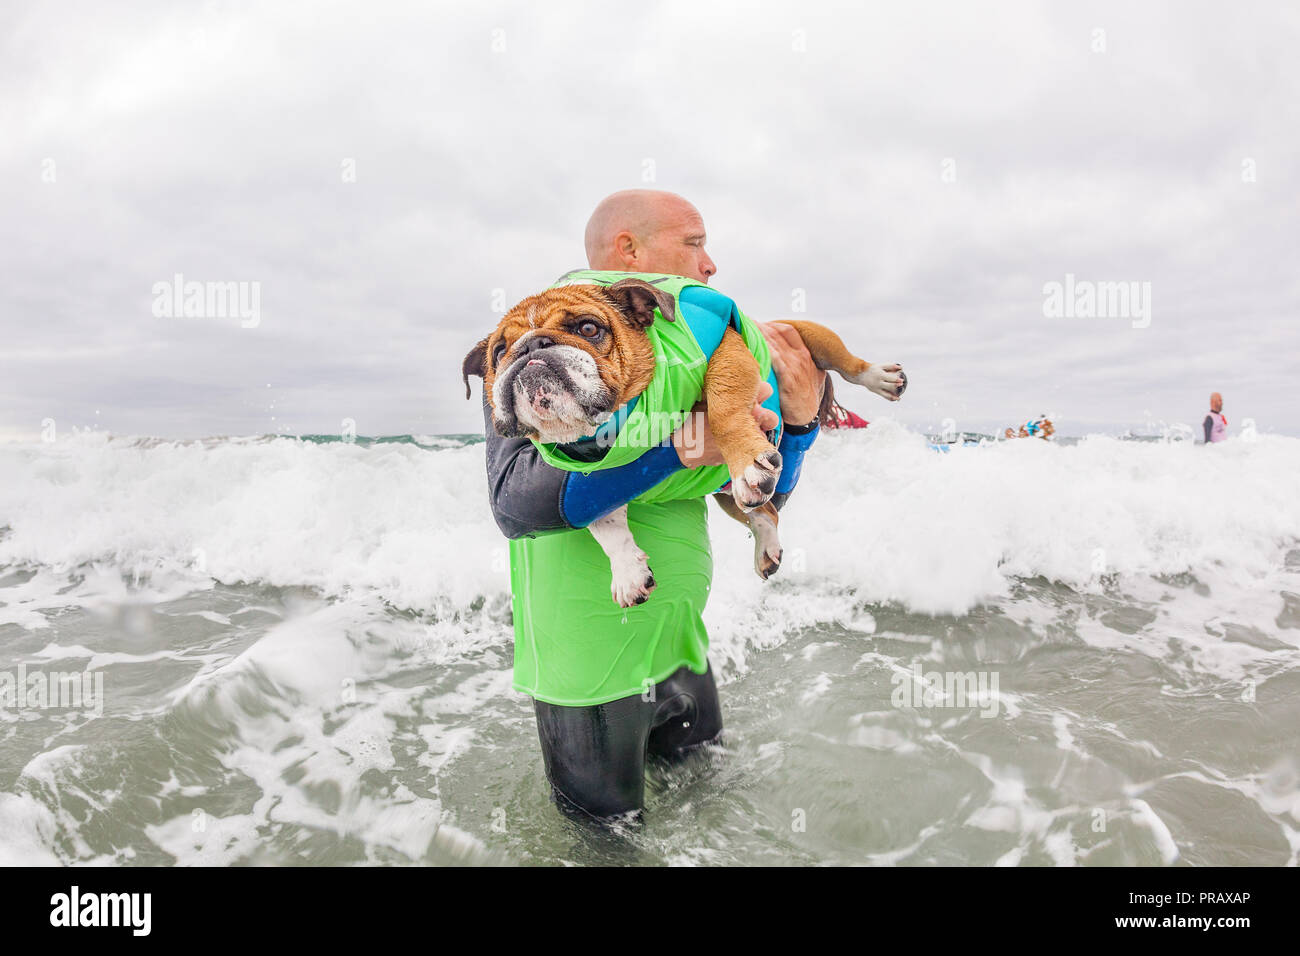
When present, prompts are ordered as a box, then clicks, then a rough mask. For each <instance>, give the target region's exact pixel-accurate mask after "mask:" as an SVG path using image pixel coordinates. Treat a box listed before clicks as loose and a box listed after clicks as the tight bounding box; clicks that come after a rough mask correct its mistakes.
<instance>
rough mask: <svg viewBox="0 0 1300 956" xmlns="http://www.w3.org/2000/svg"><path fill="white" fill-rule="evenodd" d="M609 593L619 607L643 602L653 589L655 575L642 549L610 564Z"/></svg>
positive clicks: (632, 605)
mask: <svg viewBox="0 0 1300 956" xmlns="http://www.w3.org/2000/svg"><path fill="white" fill-rule="evenodd" d="M611 570H612V572H613V576H612V579H611V583H610V587H609V590H610V593H611V594H612V595H613V596H614V602H615V603H616V604H617V605H618V606H619V607H634V606H635V605H637V604H644V603H645V601H646V598H648V597H649V596H650V593H651V592H652V591H654V589H655V575H654V572H653V571H651V570H650V563H649V561H648V560H647V559H646V555H645V552H644V551H636V552H633V553H632V554H630V555H629V556H628V557H627V558H626V559H625V560H622V561H619V562H617V563H615V564H613V565H611Z"/></svg>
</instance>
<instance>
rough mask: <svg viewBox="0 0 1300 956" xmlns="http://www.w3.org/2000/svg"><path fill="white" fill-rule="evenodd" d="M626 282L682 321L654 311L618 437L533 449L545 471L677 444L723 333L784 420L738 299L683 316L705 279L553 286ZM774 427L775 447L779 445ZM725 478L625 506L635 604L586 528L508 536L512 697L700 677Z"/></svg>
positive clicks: (630, 688) (623, 691) (586, 466)
mask: <svg viewBox="0 0 1300 956" xmlns="http://www.w3.org/2000/svg"><path fill="white" fill-rule="evenodd" d="M620 279H644V280H645V281H646V282H649V283H652V284H653V285H656V286H658V287H659V288H661V289H663V290H664V291H665V292H668V293H669V294H671V295H672V297H673V301H674V305H675V307H676V320H675V321H672V322H669V321H667V320H666V319H664V318H663V316H662V314H661V313H659V312H658V311H657V310H656V315H655V321H654V322H653V323H652V324H651V325H650V326H649V328H647V329H646V335H647V336H648V337H649V339H650V342H651V345H652V346H653V348H654V355H655V371H654V376H653V378H652V379H651V381H650V384H649V386H647V388H646V390H645V391H644V392H642V393H641V395H640V396H639V397H638V398H637V399H636V401H635V404H634V405H633V403H631V402H629V403H628V406H631V407H630V411H629V410H628V406H625V407H624V408H623V409H620V410H619V413H617V414H616V416H615V420H616V422H618V434H617V437H616V438H615V440H614V441H613V443H612V444H610V445H609V447H608V450H607V451H606V452H605V454H604V456H603V457H602V458H601V459H599V460H597V461H588V460H584V459H582V458H580V457H575V456H574V455H571V454H570V451H576V448H575V446H562V445H556V444H546V443H542V442H534V444H535V445H536V446H537V448H538V450H539V452H540V453H541V455H542V457H543V459H544V460H545V461H546V462H547V463H549V464H551V465H553V466H554V467H556V468H562V469H564V470H566V471H580V472H583V473H584V474H590V473H591V472H592V471H595V470H598V469H603V468H615V467H618V466H620V465H625V464H628V463H629V462H631V461H635V460H636V459H637V458H638V457H640V455H641V454H642V453H644V452H645V451H647V450H648V449H650V448H652V447H653V446H655V445H657V444H660V443H661V442H662V441H663V440H664V439H666V438H668V437H670V436H671V435H672V433H673V432H674V431H676V430H677V428H678V427H679V426H680V424H681V422H682V420H683V419H684V418H685V416H686V414H687V413H689V411H690V409H691V408H692V406H694V405H695V403H696V402H697V401H699V400H700V398H701V397H702V396H703V394H704V373H705V370H706V368H707V366H708V360H709V356H710V355H711V354H712V352H713V349H715V348H716V347H717V344H718V342H720V341H721V339H722V335H723V333H724V332H725V328H726V326H727V325H730V326H732V327H734V328H736V329H738V330H739V331H740V333H741V335H742V337H743V338H744V340H745V344H746V346H748V348H749V350H750V352H751V353H753V355H754V358H755V359H756V360H757V361H758V364H759V370H760V372H761V373H762V375H763V377H764V378H765V379H767V380H768V381H770V382H771V383H772V386H773V391H772V395H771V396H770V397H769V398H768V399H767V401H766V402H765V403H764V404H765V405H766V406H767V407H769V408H771V409H772V410H773V411H776V412H777V413H778V415H779V413H780V401H779V397H778V395H777V391H776V383H775V381H774V376H773V375H772V360H771V354H770V352H769V351H768V347H767V341H766V340H765V339H764V338H763V334H762V332H760V331H759V329H758V327H757V325H755V323H754V322H753V321H752V320H750V319H749V318H748V317H747V316H746V315H745V314H744V313H742V312H741V311H740V310H739V309H738V308H736V307H735V305H734V303H733V304H731V308H730V313H731V314H730V316H729V317H727V318H726V319H725V320H724V319H722V318H721V317H717V318H716V321H714V319H712V318H709V317H702V314H703V313H704V312H706V311H707V310H705V309H702V308H691V309H689V310H683V308H682V304H681V293H682V290H684V289H686V288H688V287H690V286H704V285H705V283H703V282H697V281H695V280H693V279H686V278H683V277H681V276H666V275H658V274H653V273H635V272H600V271H590V270H577V271H574V272H569V273H566V274H565V275H564V276H562V277H560V279H559V280H558V281H556V283H555V284H554V285H553V286H552V288H556V287H558V286H563V285H601V286H608V285H611V284H613V283H614V282H617V281H619V280H620ZM706 288H707V286H706ZM720 298H721V297H720ZM728 301H729V300H728ZM692 321H694V322H695V325H694V327H693V326H692ZM701 340H702V341H703V345H702V344H701ZM779 428H780V426H778V433H777V436H776V437H775V438H774V440H773V444H776V443H778V442H779ZM566 448H567V449H568V450H566ZM729 479H730V475H729V474H728V472H727V468H726V466H725V465H716V466H710V467H707V468H691V469H682V470H681V471H678V472H676V473H675V474H673V475H670V476H669V477H667V478H665V479H664V480H663V481H661V482H659V484H657V485H655V486H654V487H653V488H651V489H650V490H649V491H646V492H644V493H643V494H641V495H639V496H638V497H637V498H635V499H633V500H632V501H630V502H629V503H628V524H629V526H630V527H631V530H632V534H633V537H634V538H635V539H636V542H637V545H638V546H639V547H640V548H641V549H642V550H643V551H645V552H646V555H647V557H648V558H649V563H650V567H651V569H652V570H653V571H654V575H655V582H656V588H655V591H654V592H653V593H652V594H651V595H650V597H649V599H648V600H647V601H646V602H645V603H644V604H640V605H637V606H635V607H631V608H626V609H625V608H620V607H619V606H618V605H617V604H615V603H614V599H613V598H612V597H611V596H610V578H611V571H610V565H609V558H608V556H607V555H606V554H605V552H604V551H603V550H602V549H601V547H600V545H598V544H597V543H596V539H595V538H593V537H592V536H591V533H590V532H588V531H587V530H585V529H575V530H572V531H560V532H554V533H550V534H543V535H539V536H537V537H532V538H518V539H515V540H512V541H511V542H510V590H511V596H512V602H513V611H514V628H515V662H514V680H513V686H514V688H515V690H518V691H521V692H523V693H525V694H528V695H530V696H532V697H536V698H537V699H539V700H543V701H546V702H548V703H551V704H558V705H562V706H574V707H576V706H585V705H590V704H603V703H606V702H608V701H611V700H617V699H619V698H621V697H630V696H632V695H634V694H643V695H644V694H646V693H647V692H648V689H649V688H650V687H653V685H654V684H657V683H658V682H660V681H662V680H665V679H666V678H668V677H669V676H671V675H672V674H673V673H674V672H676V671H677V670H678V669H679V668H680V667H682V666H683V665H685V666H687V667H689V668H690V669H691V670H692V671H694V672H695V673H696V674H703V673H704V672H705V669H706V668H707V666H708V660H707V653H708V647H709V638H708V632H707V631H706V630H705V627H704V621H703V618H702V614H703V611H704V606H705V603H706V602H707V600H708V594H709V586H710V582H711V581H712V578H713V555H712V552H711V549H710V546H709V529H708V511H707V507H706V503H705V501H704V496H706V495H708V494H710V493H712V492H714V491H716V490H717V489H718V488H719V487H720V486H722V485H723V484H725V483H726V482H727V481H728V480H729Z"/></svg>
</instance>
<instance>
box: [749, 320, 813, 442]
mask: <svg viewBox="0 0 1300 956" xmlns="http://www.w3.org/2000/svg"><path fill="white" fill-rule="evenodd" d="M758 328H759V330H760V331H761V332H762V333H763V338H765V339H767V347H768V349H769V350H771V352H772V367H773V368H774V369H776V380H777V384H779V385H780V386H781V417H782V418H784V419H785V420H786V421H787V422H789V423H790V424H791V425H807V424H808V423H809V422H811V421H812V420H813V419H814V418H816V417H817V410H818V409H819V408H821V404H822V389H823V388H824V387H825V385H826V373H825V372H823V371H822V370H821V369H819V368H818V367H817V363H816V362H814V361H813V357H812V354H811V353H810V352H809V351H808V347H807V346H806V345H804V344H803V339H801V338H800V337H799V333H798V332H796V331H795V329H794V326H792V325H786V324H785V323H784V322H759V323H758Z"/></svg>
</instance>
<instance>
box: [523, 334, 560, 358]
mask: <svg viewBox="0 0 1300 956" xmlns="http://www.w3.org/2000/svg"><path fill="white" fill-rule="evenodd" d="M554 344H555V339H548V338H547V337H546V336H545V335H534V336H533V337H532V338H530V339H529V340H528V341H527V342H525V343H524V354H525V355H531V354H532V353H533V352H536V351H537V350H538V349H546V348H550V347H551V346H552V345H554Z"/></svg>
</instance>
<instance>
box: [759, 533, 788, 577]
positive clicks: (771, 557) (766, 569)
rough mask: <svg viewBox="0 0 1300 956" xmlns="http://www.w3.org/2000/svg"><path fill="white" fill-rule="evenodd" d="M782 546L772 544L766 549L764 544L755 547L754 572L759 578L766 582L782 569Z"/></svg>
mask: <svg viewBox="0 0 1300 956" xmlns="http://www.w3.org/2000/svg"><path fill="white" fill-rule="evenodd" d="M782 553H783V552H782V551H781V546H780V545H779V544H772V545H770V546H769V547H767V548H764V547H763V545H762V543H761V542H759V543H755V545H754V570H755V571H757V572H758V576H759V577H760V578H762V579H763V580H764V581H766V580H767V579H768V578H770V577H771V576H772V575H774V574H776V572H777V569H778V568H780V567H781V554H782Z"/></svg>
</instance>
